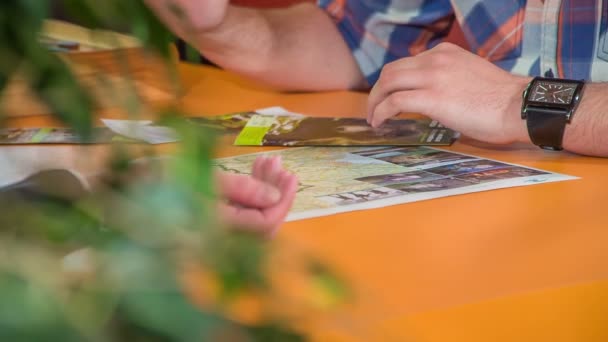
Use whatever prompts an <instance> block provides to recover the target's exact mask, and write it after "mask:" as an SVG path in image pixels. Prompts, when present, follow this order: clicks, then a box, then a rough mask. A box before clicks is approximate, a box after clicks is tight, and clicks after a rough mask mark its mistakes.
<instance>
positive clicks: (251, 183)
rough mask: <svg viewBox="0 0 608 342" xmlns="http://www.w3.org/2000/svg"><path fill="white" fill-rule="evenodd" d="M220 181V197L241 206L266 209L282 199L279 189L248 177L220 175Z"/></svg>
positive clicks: (230, 174)
mask: <svg viewBox="0 0 608 342" xmlns="http://www.w3.org/2000/svg"><path fill="white" fill-rule="evenodd" d="M218 181H219V192H220V195H221V196H223V197H224V198H226V199H227V200H229V201H232V202H235V203H238V204H239V205H241V206H246V207H254V208H265V207H268V206H271V205H274V204H276V203H277V202H278V201H279V200H280V198H281V193H280V191H279V189H278V188H277V187H275V186H273V185H271V184H268V183H266V182H264V181H262V180H260V179H256V178H254V177H250V176H248V175H238V174H232V173H220V174H218Z"/></svg>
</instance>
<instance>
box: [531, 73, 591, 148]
mask: <svg viewBox="0 0 608 342" xmlns="http://www.w3.org/2000/svg"><path fill="white" fill-rule="evenodd" d="M584 86H585V82H584V81H578V80H567V79H559V78H545V77H535V78H534V79H533V80H532V81H531V82H530V83H529V84H528V86H527V87H526V90H524V93H523V103H522V106H521V118H522V119H523V120H526V123H527V125H528V134H529V135H530V139H531V140H532V142H533V143H534V144H535V145H537V146H540V148H543V149H546V150H553V151H560V150H561V149H562V139H563V137H564V130H565V128H566V124H568V123H570V121H571V120H572V115H573V113H574V111H575V110H576V106H577V105H578V103H579V102H580V99H581V96H582V94H583V88H584Z"/></svg>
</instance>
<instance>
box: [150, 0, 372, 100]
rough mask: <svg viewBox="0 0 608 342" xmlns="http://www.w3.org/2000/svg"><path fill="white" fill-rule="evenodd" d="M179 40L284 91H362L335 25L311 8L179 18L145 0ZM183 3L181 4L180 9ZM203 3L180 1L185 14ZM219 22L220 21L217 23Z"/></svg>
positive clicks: (228, 10)
mask: <svg viewBox="0 0 608 342" xmlns="http://www.w3.org/2000/svg"><path fill="white" fill-rule="evenodd" d="M147 1H148V3H149V4H150V6H151V7H152V8H153V9H154V10H155V11H156V12H157V13H158V14H159V16H160V17H161V18H162V19H163V20H164V21H165V22H166V23H167V24H168V25H169V26H170V27H171V28H172V29H173V30H174V31H175V32H176V33H177V34H178V35H179V36H181V37H183V38H184V39H185V40H187V41H188V42H189V43H191V44H192V45H193V46H195V47H196V48H197V49H198V50H200V51H201V52H203V53H204V55H205V56H206V57H207V58H208V59H210V60H212V61H213V62H214V63H216V64H218V65H220V66H221V67H223V68H225V69H228V70H232V71H235V72H238V73H240V74H243V75H245V76H248V77H251V78H255V79H256V80H260V81H262V82H266V83H269V84H271V85H274V86H277V87H279V88H281V89H285V90H330V89H347V88H362V87H364V86H365V81H364V78H363V76H362V74H361V72H360V71H359V68H358V66H357V64H356V62H355V60H354V58H353V56H352V54H351V52H350V50H349V49H348V47H347V46H346V43H345V42H344V40H343V39H342V36H341V35H340V33H339V32H338V30H337V28H336V26H335V25H334V23H333V22H332V21H331V19H330V18H329V17H328V16H327V15H326V14H325V12H323V11H322V10H321V9H319V8H317V7H316V6H315V5H313V4H309V3H306V4H301V5H296V6H292V7H289V8H282V9H273V10H260V9H252V8H244V7H238V6H231V5H229V6H227V7H225V11H222V10H217V13H210V14H209V15H208V16H207V17H206V18H201V17H197V16H196V15H194V14H193V15H187V16H186V19H187V20H184V18H178V17H176V16H175V15H174V14H172V13H171V11H170V10H169V9H168V8H167V6H166V5H164V4H165V1H166V0H147ZM182 3H183V4H182ZM192 3H199V2H196V1H193V0H190V1H189V0H180V2H179V3H177V4H178V5H181V6H182V7H183V8H184V12H185V11H186V10H190V11H194V10H196V8H195V7H196V6H193V5H192ZM218 18H219V19H218Z"/></svg>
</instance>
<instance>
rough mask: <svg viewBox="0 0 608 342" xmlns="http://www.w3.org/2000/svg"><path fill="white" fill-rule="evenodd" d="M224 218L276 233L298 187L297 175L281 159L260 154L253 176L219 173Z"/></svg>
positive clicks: (241, 224) (258, 229) (233, 222)
mask: <svg viewBox="0 0 608 342" xmlns="http://www.w3.org/2000/svg"><path fill="white" fill-rule="evenodd" d="M218 180H219V192H220V195H221V196H222V197H223V198H224V199H225V201H222V202H221V203H220V204H219V215H220V218H221V219H222V220H223V221H224V222H226V223H227V224H229V225H232V226H236V227H239V228H247V229H253V230H256V231H259V232H262V233H265V234H269V235H273V234H274V233H275V232H276V231H277V229H278V228H279V227H280V226H281V224H282V223H283V221H284V220H285V217H286V216H287V212H288V211H289V209H290V208H291V204H292V203H293V200H294V198H295V195H296V191H297V189H298V181H297V178H296V176H295V175H293V174H292V173H290V172H288V171H287V170H285V169H284V168H283V167H282V165H281V159H280V157H278V156H275V157H270V158H266V157H258V158H257V159H256V160H255V162H254V163H253V168H252V176H249V175H238V174H232V173H227V172H222V173H219V174H218Z"/></svg>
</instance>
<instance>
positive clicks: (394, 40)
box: [319, 0, 608, 84]
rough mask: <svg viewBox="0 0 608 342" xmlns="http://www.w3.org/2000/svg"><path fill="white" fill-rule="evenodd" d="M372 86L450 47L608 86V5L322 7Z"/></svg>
mask: <svg viewBox="0 0 608 342" xmlns="http://www.w3.org/2000/svg"><path fill="white" fill-rule="evenodd" d="M319 6H320V7H321V8H323V9H325V10H326V11H327V12H328V13H329V14H330V16H332V17H333V18H334V20H335V21H336V23H337V25H338V28H339V30H340V32H341V33H342V35H343V37H344V39H345V41H346V43H347V44H348V46H349V47H350V49H351V50H352V51H353V55H354V57H355V59H356V60H357V62H358V63H359V66H360V68H361V70H362V71H363V73H364V75H365V76H366V78H367V80H368V82H369V83H370V84H374V83H375V82H376V80H377V79H378V76H379V74H380V69H381V68H382V66H383V65H384V64H386V63H388V62H391V61H393V60H396V59H398V58H401V57H406V56H411V55H415V54H417V53H419V52H422V51H424V50H427V49H429V48H431V47H433V46H435V45H437V44H439V43H440V42H441V41H442V40H444V39H445V37H446V35H447V33H448V32H449V30H450V28H451V25H452V24H454V21H456V22H457V23H458V24H459V25H460V27H461V28H462V31H463V33H464V36H465V38H466V40H467V43H468V45H469V46H470V49H471V51H472V52H474V53H476V54H478V55H480V56H482V57H484V58H486V59H488V60H490V61H492V62H493V63H495V64H496V65H498V66H500V67H501V68H503V69H505V70H508V71H511V72H513V73H516V74H520V75H530V76H537V75H544V76H549V77H550V76H555V77H561V78H573V79H584V80H590V81H608V34H607V32H606V31H607V27H608V0H528V1H526V0H501V1H498V0H319Z"/></svg>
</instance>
